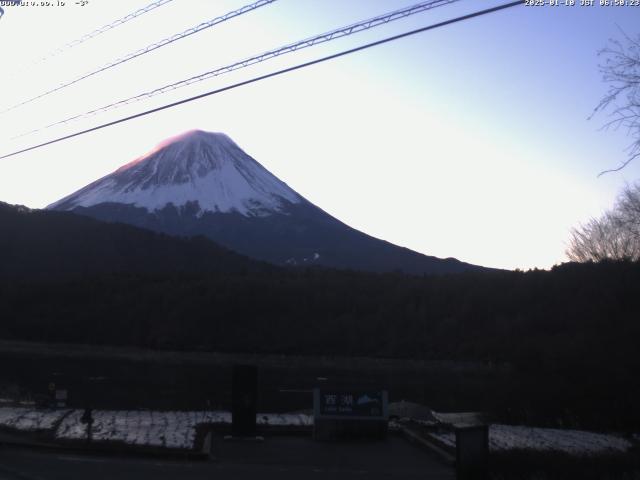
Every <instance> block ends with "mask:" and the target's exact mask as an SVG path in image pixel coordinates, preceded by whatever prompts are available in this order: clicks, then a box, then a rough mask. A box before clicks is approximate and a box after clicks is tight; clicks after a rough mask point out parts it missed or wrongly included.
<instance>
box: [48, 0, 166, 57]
mask: <svg viewBox="0 0 640 480" xmlns="http://www.w3.org/2000/svg"><path fill="white" fill-rule="evenodd" d="M170 2H173V0H157V1H155V2H151V3H150V4H149V5H146V6H144V7H142V8H140V9H138V10H136V11H135V12H132V13H130V14H128V15H125V16H124V17H122V18H119V19H117V20H114V21H113V22H111V23H109V24H107V25H103V26H102V27H100V28H96V29H95V30H94V31H93V32H89V33H87V34H85V35H83V36H82V37H80V38H77V39H75V40H73V41H71V42H69V43H67V44H65V45H63V46H62V47H60V48H58V49H56V50H54V51H52V52H51V53H49V54H48V55H45V56H44V57H42V58H41V59H40V61H45V60H48V59H49V58H51V57H55V56H56V55H60V54H61V53H62V52H64V51H65V50H69V49H71V48H73V47H77V46H78V45H80V44H82V43H84V42H86V41H88V40H91V39H92V38H94V37H97V36H98V35H102V34H103V33H105V32H108V31H109V30H112V29H114V28H116V27H119V26H120V25H124V24H125V23H127V22H129V21H131V20H133V19H134V18H137V17H139V16H140V15H144V14H145V13H148V12H150V11H152V10H155V9H156V8H158V7H161V6H163V5H166V4H167V3H170Z"/></svg>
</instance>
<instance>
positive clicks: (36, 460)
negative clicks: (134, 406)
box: [0, 437, 455, 480]
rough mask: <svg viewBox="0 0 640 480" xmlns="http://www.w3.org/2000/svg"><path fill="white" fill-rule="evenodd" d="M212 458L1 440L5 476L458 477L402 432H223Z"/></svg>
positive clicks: (35, 479)
mask: <svg viewBox="0 0 640 480" xmlns="http://www.w3.org/2000/svg"><path fill="white" fill-rule="evenodd" d="M213 451H214V457H213V458H212V459H211V460H208V461H206V460H203V461H197V460H195V461H187V460H164V459H156V458H151V457H145V458H142V457H132V456H113V455H99V454H86V455H85V454H78V453H61V452H52V451H43V450H29V449H25V448H17V447H9V446H0V480H76V479H77V480H86V479H87V478H90V479H91V480H103V479H104V480H107V479H109V480H112V479H117V480H129V479H154V480H165V479H180V480H183V479H184V480H192V479H193V480H195V479H212V478H215V479H237V480H244V479H247V480H248V479H252V480H254V479H255V478H277V479H278V480H289V479H291V480H293V479H295V480H299V479H301V478H304V479H306V480H315V479H318V480H319V479H332V480H334V479H335V480H343V479H344V480H346V479H350V480H353V479H354V478H362V479H367V480H377V479H389V478H394V479H399V480H402V479H422V480H429V479H433V480H453V479H454V478H455V475H454V472H453V469H451V468H450V467H447V466H445V465H442V464H441V463H439V462H438V461H437V460H436V459H435V457H432V456H431V455H430V454H429V453H428V452H425V451H424V450H422V449H420V448H418V447H416V446H413V445H411V444H409V443H407V442H406V441H405V440H404V439H402V438H399V437H390V438H389V439H388V440H387V441H385V442H371V443H317V442H313V441H312V440H311V439H309V438H300V437H297V438H296V437H273V438H267V439H265V441H264V442H261V443H258V442H246V441H244V442H242V441H238V442H225V441H223V440H222V439H217V440H215V442H214V445H213Z"/></svg>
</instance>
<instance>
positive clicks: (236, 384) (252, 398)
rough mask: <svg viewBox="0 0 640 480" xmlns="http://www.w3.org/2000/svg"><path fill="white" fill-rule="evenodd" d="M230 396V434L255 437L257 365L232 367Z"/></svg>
mask: <svg viewBox="0 0 640 480" xmlns="http://www.w3.org/2000/svg"><path fill="white" fill-rule="evenodd" d="M232 396H233V400H232V403H233V407H232V411H231V415H232V416H231V433H232V435H233V436H234V437H255V436H256V414H257V408H258V367H256V366H255V365H235V366H234V367H233V392H232Z"/></svg>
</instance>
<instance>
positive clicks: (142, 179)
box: [48, 131, 480, 274]
mask: <svg viewBox="0 0 640 480" xmlns="http://www.w3.org/2000/svg"><path fill="white" fill-rule="evenodd" d="M48 208H49V209H54V210H68V211H74V212H76V213H80V214H83V215H86V216H90V217H95V218H98V219H100V220H104V221H116V222H123V223H129V224H132V225H136V226H139V227H144V228H148V229H151V230H154V231H159V232H164V233H168V234H171V235H189V236H190V235H204V236H207V237H208V238H210V239H212V240H214V241H215V242H217V243H219V244H221V245H223V246H225V247H227V248H230V249H232V250H235V251H237V252H239V253H241V254H243V255H247V256H249V257H252V258H256V259H260V260H265V261H268V262H271V263H274V264H276V265H286V264H289V265H310V264H314V265H323V266H328V267H335V268H351V269H358V270H368V271H394V270H402V271H404V272H407V273H414V274H423V273H453V272H460V271H465V270H472V269H477V268H480V267H476V266H473V265H469V264H466V263H463V262H460V261H458V260H456V259H452V258H450V259H439V258H436V257H431V256H426V255H423V254H420V253H418V252H414V251H412V250H409V249H406V248H402V247H398V246H396V245H393V244H391V243H389V242H386V241H383V240H379V239H376V238H373V237H371V236H369V235H366V234H364V233H362V232H360V231H357V230H355V229H353V228H351V227H349V226H348V225H345V224H344V223H342V222H340V221H339V220H337V219H335V218H334V217H332V216H331V215H329V214H327V213H326V212H324V211H323V210H321V209H320V208H318V207H317V206H315V205H313V204H312V203H311V202H309V201H307V200H306V199H304V198H303V197H302V196H301V195H299V194H298V193H296V192H295V191H294V190H292V189H291V188H290V187H288V186H287V185H286V184H285V183H283V182H282V181H280V180H279V179H277V178H276V177H275V176H273V175H272V174H271V173H269V172H268V171H267V170H266V169H265V168H264V167H262V166H261V165H260V164H259V163H258V162H257V161H256V160H254V159H253V158H251V157H250V156H249V155H247V154H246V153H244V152H243V151H242V150H241V149H240V147H238V146H237V145H236V144H235V143H234V142H233V141H232V140H231V139H229V137H227V136H226V135H224V134H220V133H207V132H202V131H192V132H188V133H186V134H183V135H180V136H178V137H174V138H172V139H169V140H168V141H165V142H163V143H162V144H160V145H158V147H157V148H156V149H154V150H153V151H152V152H150V153H149V154H147V155H145V156H143V157H141V158H138V159H136V160H134V161H133V162H131V163H129V164H127V165H125V166H123V167H121V168H120V169H118V170H116V171H115V172H113V173H112V174H110V175H107V176H105V177H103V178H101V179H99V180H97V181H96V182H93V183H92V184H90V185H88V186H86V187H84V188H83V189H81V190H79V191H77V192H76V193H73V194H72V195H69V196H67V197H65V198H63V199H61V200H59V201H58V202H56V203H54V204H52V205H50V206H49V207H48Z"/></svg>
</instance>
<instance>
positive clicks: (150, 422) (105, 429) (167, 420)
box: [56, 410, 313, 449]
mask: <svg viewBox="0 0 640 480" xmlns="http://www.w3.org/2000/svg"><path fill="white" fill-rule="evenodd" d="M82 415H83V411H81V410H75V411H73V412H72V413H70V414H69V415H68V416H67V417H66V418H65V419H64V420H63V421H62V423H61V424H60V426H59V427H58V429H57V431H56V438H58V439H64V440H85V439H86V438H87V426H86V424H84V423H82V422H81V418H82ZM92 416H93V420H94V421H93V425H92V431H91V438H92V441H94V442H124V443H126V444H129V445H139V446H151V447H163V448H174V449H192V448H194V447H195V440H196V427H197V426H198V425H203V424H230V423H231V413H229V412H222V411H212V412H156V411H112V410H96V411H94V412H93V414H92ZM256 421H257V423H258V425H263V426H266V425H268V426H311V425H313V417H312V416H310V415H304V414H274V413H269V414H258V415H257V416H256Z"/></svg>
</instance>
